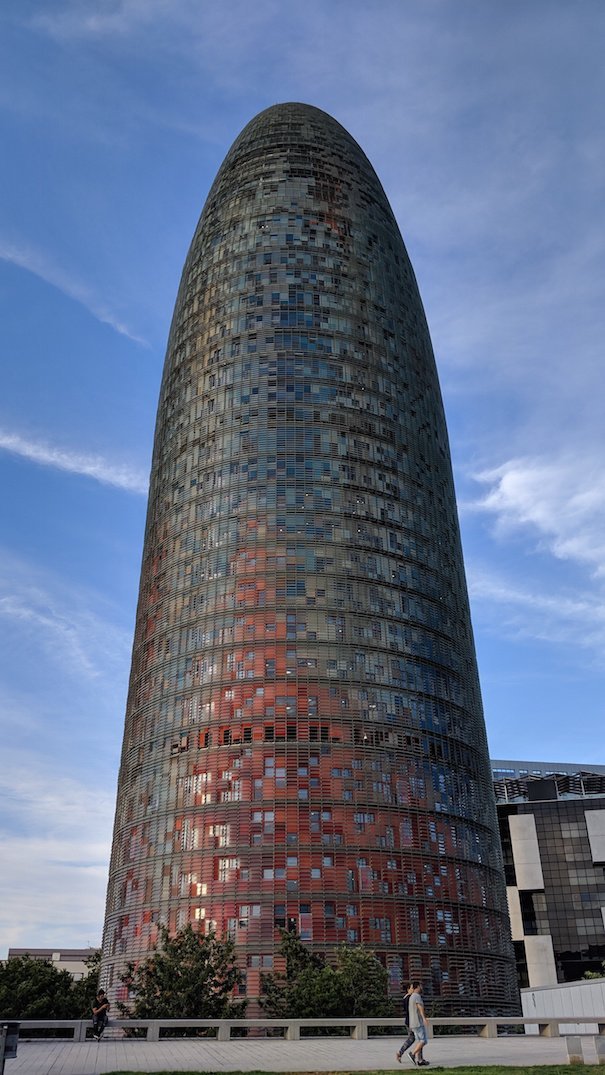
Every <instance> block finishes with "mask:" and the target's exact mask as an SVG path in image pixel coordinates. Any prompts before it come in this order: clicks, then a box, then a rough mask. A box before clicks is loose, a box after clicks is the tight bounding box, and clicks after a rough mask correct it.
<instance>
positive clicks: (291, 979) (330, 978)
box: [260, 930, 393, 1019]
mask: <svg viewBox="0 0 605 1075" xmlns="http://www.w3.org/2000/svg"><path fill="white" fill-rule="evenodd" d="M279 951H280V954H281V955H282V956H283V957H284V960H285V973H275V974H265V975H263V976H262V979H261V994H262V995H261V998H260V1004H261V1007H262V1008H263V1010H264V1011H265V1012H266V1014H267V1015H268V1016H269V1017H271V1018H282V1019H283V1018H290V1019H314V1018H348V1017H349V1016H352V1015H355V1016H367V1017H371V1016H375V1017H378V1016H387V1015H392V1014H393V1004H392V1002H391V1001H390V1000H389V996H388V980H387V973H386V971H385V969H384V967H383V966H382V965H381V963H380V962H379V960H377V959H376V956H375V955H374V954H373V953H372V952H370V951H368V950H367V949H365V948H360V947H356V948H351V947H349V946H348V945H344V944H343V945H341V946H340V948H338V949H337V951H336V962H335V965H334V966H332V965H330V964H328V963H326V961H325V960H324V959H322V957H321V956H319V955H317V954H315V953H313V952H311V951H310V950H309V948H308V947H307V946H306V945H305V944H304V943H303V941H301V939H300V937H299V936H298V934H297V933H294V932H292V933H290V932H287V931H286V930H282V938H281V942H280V946H279Z"/></svg>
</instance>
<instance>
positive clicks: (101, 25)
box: [30, 0, 179, 41]
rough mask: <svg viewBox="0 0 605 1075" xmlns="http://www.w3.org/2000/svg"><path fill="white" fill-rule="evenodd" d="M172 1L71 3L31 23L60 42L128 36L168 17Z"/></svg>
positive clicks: (34, 19) (127, 0)
mask: <svg viewBox="0 0 605 1075" xmlns="http://www.w3.org/2000/svg"><path fill="white" fill-rule="evenodd" d="M178 6H179V5H178V4H176V5H175V4H174V3H173V0H117V2H116V3H112V4H105V5H104V7H103V6H101V5H99V4H97V3H94V4H91V3H86V2H85V3H80V2H78V3H75V4H74V3H71V2H70V0H68V2H67V3H65V4H63V6H62V7H58V8H55V10H53V11H44V12H40V13H38V14H36V15H35V16H34V17H33V18H32V19H31V22H30V24H31V25H32V26H34V27H35V28H37V29H40V30H43V31H45V32H46V33H48V34H49V35H50V36H51V37H54V38H56V39H57V40H60V41H61V40H72V39H80V38H90V37H92V38H95V37H113V36H118V37H122V36H126V35H128V34H130V33H133V32H134V31H135V30H136V29H138V28H139V27H140V26H141V25H144V24H146V23H149V22H153V21H154V20H155V19H157V18H160V17H162V15H169V14H170V12H171V10H173V9H174V7H177V8H178Z"/></svg>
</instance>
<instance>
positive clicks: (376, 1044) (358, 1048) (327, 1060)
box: [5, 1036, 596, 1075]
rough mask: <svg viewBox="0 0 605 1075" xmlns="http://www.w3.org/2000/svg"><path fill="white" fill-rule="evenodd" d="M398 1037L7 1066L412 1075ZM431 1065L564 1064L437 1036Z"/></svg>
mask: <svg viewBox="0 0 605 1075" xmlns="http://www.w3.org/2000/svg"><path fill="white" fill-rule="evenodd" d="M399 1045H400V1039H399V1038H382V1037H380V1038H374V1039H370V1040H369V1041H354V1040H352V1039H350V1038H342V1039H340V1040H334V1039H333V1038H332V1039H326V1038H308V1039H306V1040H304V1041H284V1040H283V1039H281V1038H272V1039H269V1040H267V1039H264V1040H259V1039H255V1040H250V1041H242V1040H241V1039H240V1040H239V1041H237V1040H236V1041H230V1042H217V1041H215V1040H210V1039H205V1040H204V1039H199V1040H195V1041H193V1040H188V1041H187V1040H185V1041H178V1040H174V1039H172V1040H168V1041H161V1042H155V1043H153V1042H149V1043H148V1042H145V1041H134V1040H132V1039H130V1040H121V1041H117V1040H116V1041H111V1040H108V1041H103V1042H101V1044H97V1043H96V1042H94V1041H91V1042H83V1043H81V1044H75V1043H72V1042H57V1041H44V1042H40V1041H37V1042H20V1043H19V1047H18V1050H17V1056H16V1058H15V1059H13V1060H7V1061H6V1066H5V1075H103V1073H106V1072H110V1071H139V1072H156V1071H215V1072H220V1071H255V1070H256V1071H293V1072H295V1071H309V1072H319V1071H369V1070H376V1069H378V1070H391V1071H392V1070H394V1069H395V1068H397V1069H398V1070H401V1071H402V1072H405V1071H407V1072H408V1073H411V1072H412V1071H413V1070H414V1067H413V1065H412V1064H411V1063H410V1061H409V1060H407V1058H406V1057H404V1058H403V1061H402V1063H401V1065H398V1064H397V1061H396V1060H395V1052H396V1050H397V1049H398V1047H399ZM425 1057H426V1059H427V1060H430V1062H431V1065H432V1066H433V1067H434V1066H437V1065H442V1066H447V1067H459V1066H461V1065H463V1064H503V1065H504V1064H505V1065H510V1066H515V1065H517V1066H519V1067H523V1066H525V1065H528V1066H529V1065H531V1064H566V1063H567V1047H566V1043H565V1038H540V1037H537V1036H536V1037H534V1036H528V1037H520V1036H519V1037H517V1036H515V1037H502V1038H495V1039H493V1038H492V1039H487V1038H479V1037H464V1038H463V1037H460V1038H455V1037H439V1038H436V1039H432V1040H431V1041H430V1042H429V1044H428V1045H427V1047H426V1050H425ZM584 1059H585V1062H586V1063H590V1064H595V1063H596V1053H595V1049H594V1044H593V1041H592V1038H590V1037H587V1038H585V1039H584Z"/></svg>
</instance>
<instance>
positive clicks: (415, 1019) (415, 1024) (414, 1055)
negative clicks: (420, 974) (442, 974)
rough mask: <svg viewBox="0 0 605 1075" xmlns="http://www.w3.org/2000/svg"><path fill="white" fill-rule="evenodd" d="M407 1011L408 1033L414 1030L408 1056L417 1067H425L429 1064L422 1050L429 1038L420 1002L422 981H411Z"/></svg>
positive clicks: (424, 1014)
mask: <svg viewBox="0 0 605 1075" xmlns="http://www.w3.org/2000/svg"><path fill="white" fill-rule="evenodd" d="M409 1013H410V1017H409V1022H408V1026H409V1028H410V1033H411V1032H412V1031H413V1032H414V1038H415V1041H416V1044H415V1046H414V1047H413V1049H411V1050H410V1052H409V1053H408V1056H409V1058H410V1060H411V1061H412V1064H416V1065H417V1066H418V1067H419V1068H425V1067H428V1066H429V1062H428V1060H425V1059H424V1057H423V1055H422V1050H423V1049H424V1047H425V1045H426V1043H427V1041H428V1038H429V1035H428V1024H429V1021H428V1019H427V1016H426V1012H425V1010H424V1004H423V1002H422V982H412V992H411V994H410V999H409Z"/></svg>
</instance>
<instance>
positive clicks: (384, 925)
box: [103, 104, 518, 1013]
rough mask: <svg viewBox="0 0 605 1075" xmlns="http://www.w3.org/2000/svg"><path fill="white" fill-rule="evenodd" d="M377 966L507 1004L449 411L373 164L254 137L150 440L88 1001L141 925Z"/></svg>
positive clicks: (203, 223)
mask: <svg viewBox="0 0 605 1075" xmlns="http://www.w3.org/2000/svg"><path fill="white" fill-rule="evenodd" d="M190 922H191V923H194V924H195V925H196V926H199V927H200V928H201V929H204V930H207V931H216V932H217V933H218V934H220V935H230V936H232V937H234V938H235V940H236V943H237V950H238V952H239V954H240V957H241V960H242V965H243V967H244V968H245V969H246V971H247V984H246V988H247V992H248V994H249V996H250V997H251V998H254V997H255V996H256V995H257V994H258V990H259V975H260V973H261V972H262V970H263V969H265V970H266V969H270V968H272V967H275V966H276V963H275V952H276V948H277V945H278V943H279V940H280V930H281V929H284V928H286V929H291V930H294V929H295V930H297V931H298V932H299V933H300V936H301V937H302V938H303V940H304V941H305V942H307V943H308V944H309V945H311V946H313V947H315V948H316V949H317V950H320V951H322V952H328V953H329V952H330V950H332V949H333V948H334V946H336V945H338V944H339V943H341V942H346V943H349V944H353V945H354V944H363V945H367V946H369V947H371V948H372V949H374V950H375V951H376V952H377V954H378V956H379V958H380V959H381V960H382V961H383V962H384V964H385V966H386V967H387V968H388V972H389V976H390V982H391V987H392V990H393V992H394V993H398V992H399V991H400V990H401V988H402V985H403V983H405V982H407V980H408V979H409V978H411V977H415V976H417V977H421V978H423V980H424V982H425V985H426V988H427V991H428V993H429V994H431V995H432V998H433V1003H436V1002H437V1001H438V1003H439V1010H440V1011H442V1012H445V1013H447V1012H448V1011H450V1010H451V1011H456V1012H460V1013H461V1012H465V1013H472V1012H474V1011H480V1012H481V1013H485V1012H487V1011H498V1012H502V1011H509V1010H512V1009H515V1008H516V1006H517V1003H518V995H517V987H516V979H515V966H514V958H513V950H512V945H511V940H510V929H509V920H508V913H507V905H506V893H505V884H504V875H503V868H502V857H501V849H500V841H499V836H498V825H497V818H496V808H495V802H494V793H493V786H492V778H491V770H490V763H489V758H488V752H487V744H486V736H485V728H484V721H483V715H482V708H481V699H480V692H479V683H478V677H477V667H476V659H475V651H474V644H473V637H472V630H471V623H470V616H469V607H468V598H467V591H466V583H465V577H464V568H463V562H462V552H461V546H460V537H459V528H458V519H457V511H456V502H455V497H454V486H453V482H452V473H451V465H450V455H449V448H448V440H447V432H446V426H445V419H444V414H443V408H442V403H441V396H440V391H439V384H438V380H437V373H436V369H435V362H434V358H433V353H432V348H431V342H430V338H429V333H428V328H427V324H426V320H425V316H424V311H423V307H422V303H421V300H420V296H419V294H418V289H417V286H416V281H415V278H414V273H413V271H412V267H411V264H410V261H409V259H408V256H407V253H406V251H405V248H404V245H403V242H402V239H401V236H400V233H399V230H398V228H397V224H396V222H395V219H394V217H393V213H392V211H391V208H390V206H389V204H388V201H387V199H386V196H385V194H384V191H383V189H382V187H381V185H380V182H379V181H378V179H377V177H376V174H375V172H374V170H373V169H372V166H371V165H370V163H369V161H368V160H367V158H366V156H365V155H364V153H363V152H362V150H361V149H360V148H359V146H358V145H357V144H356V142H354V140H353V139H352V138H351V137H350V135H349V134H348V133H347V132H346V131H345V130H344V129H343V128H342V127H341V126H340V125H339V124H338V123H337V122H336V121H335V120H333V119H332V118H330V117H329V116H328V115H326V114H325V113H323V112H321V111H319V110H318V109H316V108H312V107H309V106H307V105H301V104H284V105H277V106H275V107H273V108H269V109H267V110H266V111H265V112H262V113H261V114H260V115H259V116H257V117H256V118H255V119H253V120H252V122H251V123H249V124H248V126H247V127H246V128H245V129H244V130H243V132H242V133H241V134H240V136H239V137H238V138H237V140H236V142H235V143H234V145H233V147H232V148H231V150H230V151H229V153H228V155H227V157H226V159H225V161H224V163H223V165H222V167H221V168H220V171H219V173H218V175H217V177H216V180H215V182H214V185H213V186H212V189H211V191H210V193H209V195H208V199H207V201H206V205H205V208H204V211H203V213H202V217H201V219H200V222H199V225H198V227H197V229H196V232H195V235H194V238H193V241H192V244H191V248H190V251H189V254H188V256H187V260H186V263H185V268H184V271H183V276H182V280H181V285H180V289H179V293H178V298H177V302H176V308H175V313H174V318H173V322H172V327H171V331H170V338H169V342H168V351H167V356H166V363H165V369H164V377H163V383H162V388H161V394H160V402H159V411H158V419H157V427H156V435H155V446H154V456H153V468H152V476H151V488H150V494H149V507H148V517H147V526H146V534H145V546H144V552H143V565H142V576H141V586H140V596H139V605H138V612H137V622H136V633H135V640H134V651H133V660H132V672H131V680H130V689H129V697H128V705H127V713H126V727H125V733H124V745H123V754H122V763H121V769H120V777H119V788H118V801H117V813H116V821H115V832H114V840H113V853H112V859H111V870H110V879H109V890H108V900H107V915H106V923H105V934H104V964H103V967H104V971H103V973H104V981H105V984H106V985H107V986H108V987H109V988H110V989H111V990H113V991H114V992H115V991H116V990H117V989H118V982H119V975H120V970H121V967H122V966H123V964H124V962H125V961H126V960H128V959H137V958H140V957H143V956H145V955H147V953H148V952H149V950H150V947H151V946H152V945H153V943H154V941H155V939H156V934H157V928H158V924H159V923H165V924H166V925H167V926H168V927H169V928H170V930H172V931H175V930H178V929H179V928H181V927H183V926H185V925H186V924H187V923H190Z"/></svg>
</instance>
